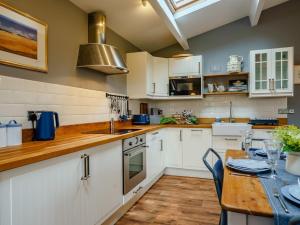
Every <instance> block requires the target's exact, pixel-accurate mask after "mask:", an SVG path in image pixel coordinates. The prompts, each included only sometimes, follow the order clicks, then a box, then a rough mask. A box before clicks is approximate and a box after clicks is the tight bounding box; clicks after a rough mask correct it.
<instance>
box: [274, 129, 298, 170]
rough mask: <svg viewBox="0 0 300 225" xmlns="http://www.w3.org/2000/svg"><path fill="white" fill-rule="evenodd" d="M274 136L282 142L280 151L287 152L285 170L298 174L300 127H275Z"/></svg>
mask: <svg viewBox="0 0 300 225" xmlns="http://www.w3.org/2000/svg"><path fill="white" fill-rule="evenodd" d="M274 135H275V138H277V139H278V140H279V141H281V143H282V151H284V152H286V153H287V160H286V171H288V172H289V173H292V174H295V175H298V176H300V129H299V128H298V127H296V126H293V125H290V126H283V127H279V128H276V130H275V133H274Z"/></svg>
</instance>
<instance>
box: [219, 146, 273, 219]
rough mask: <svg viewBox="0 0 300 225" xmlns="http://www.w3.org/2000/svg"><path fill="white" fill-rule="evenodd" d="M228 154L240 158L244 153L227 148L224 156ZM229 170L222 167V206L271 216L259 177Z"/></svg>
mask: <svg viewBox="0 0 300 225" xmlns="http://www.w3.org/2000/svg"><path fill="white" fill-rule="evenodd" d="M229 156H231V157H232V158H241V157H243V156H245V153H244V152H243V151H237V150H228V151H227V152H226V158H227V157H229ZM231 171H232V170H231V169H229V168H227V167H225V169H224V180H223V191H222V201H221V204H222V208H224V209H225V210H227V211H232V212H237V213H244V214H249V215H256V216H265V217H273V212H272V207H271V206H270V203H269V200H268V197H267V195H266V193H265V191H264V188H263V186H262V184H261V182H260V180H259V178H257V177H243V176H236V175H231Z"/></svg>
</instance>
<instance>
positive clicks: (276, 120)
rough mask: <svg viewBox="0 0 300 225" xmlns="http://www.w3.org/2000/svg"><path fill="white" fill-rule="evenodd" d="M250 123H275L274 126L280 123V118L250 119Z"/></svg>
mask: <svg viewBox="0 0 300 225" xmlns="http://www.w3.org/2000/svg"><path fill="white" fill-rule="evenodd" d="M249 124H252V125H273V126H278V125H279V120H278V119H273V118H270V119H268V118H267V119H256V118H255V119H250V120H249Z"/></svg>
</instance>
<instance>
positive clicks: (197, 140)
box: [165, 128, 211, 170]
mask: <svg viewBox="0 0 300 225" xmlns="http://www.w3.org/2000/svg"><path fill="white" fill-rule="evenodd" d="M165 139H166V143H167V144H166V147H165V148H166V166H167V167H173V168H183V169H192V170H207V168H206V167H205V165H204V163H203V161H202V157H203V155H204V154H205V152H206V151H207V149H208V148H210V147H211V129H205V128H203V129H202V128H181V129H179V128H169V129H167V130H166V133H165Z"/></svg>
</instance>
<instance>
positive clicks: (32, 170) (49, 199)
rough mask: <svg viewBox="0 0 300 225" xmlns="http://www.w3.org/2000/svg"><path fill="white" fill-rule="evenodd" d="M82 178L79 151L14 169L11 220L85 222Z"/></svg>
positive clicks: (49, 224)
mask: <svg viewBox="0 0 300 225" xmlns="http://www.w3.org/2000/svg"><path fill="white" fill-rule="evenodd" d="M80 178H81V159H80V154H78V153H75V154H71V155H67V156H64V157H60V158H56V159H53V160H47V161H43V162H41V163H37V164H32V165H29V166H26V167H21V168H18V169H16V170H13V171H11V174H10V189H11V197H10V198H11V199H10V201H11V217H12V221H11V224H12V225H20V224H22V225H38V224H44V225H56V224H60V225H68V224H75V225H81V224H83V222H84V221H83V220H82V216H81V196H80V194H79V193H80V192H81V188H82V186H81V184H82V181H81V180H80Z"/></svg>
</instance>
